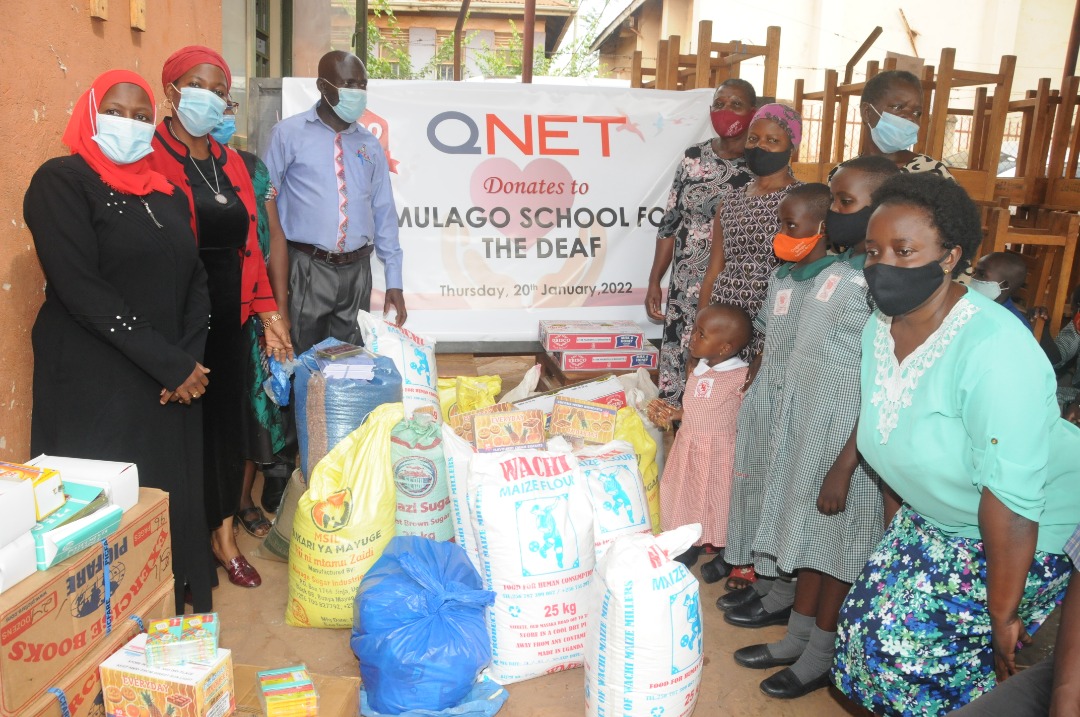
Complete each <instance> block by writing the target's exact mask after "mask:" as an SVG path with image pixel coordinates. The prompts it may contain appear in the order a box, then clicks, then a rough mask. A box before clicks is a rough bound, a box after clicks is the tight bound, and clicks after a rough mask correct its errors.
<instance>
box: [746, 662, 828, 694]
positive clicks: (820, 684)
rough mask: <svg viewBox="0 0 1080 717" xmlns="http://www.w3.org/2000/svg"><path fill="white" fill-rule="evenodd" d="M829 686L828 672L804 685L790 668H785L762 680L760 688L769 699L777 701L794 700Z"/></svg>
mask: <svg viewBox="0 0 1080 717" xmlns="http://www.w3.org/2000/svg"><path fill="white" fill-rule="evenodd" d="M829 684H830V680H829V673H828V672H826V673H825V674H824V675H818V676H817V677H815V678H814V679H812V680H810V681H809V682H807V683H806V684H805V685H804V684H803V683H801V682H799V678H798V677H796V676H795V673H794V672H792V671H791V668H790V667H785V668H784V669H782V670H780V671H779V672H777V673H776V674H775V675H770V676H768V677H766V678H765V679H764V680H762V681H761V685H760V686H761V691H762V692H764V693H765V694H767V695H768V696H769V697H775V698H776V699H779V700H794V699H798V698H799V697H804V696H806V695H808V694H810V693H811V692H816V691H817V690H820V689H822V688H825V687H828V686H829Z"/></svg>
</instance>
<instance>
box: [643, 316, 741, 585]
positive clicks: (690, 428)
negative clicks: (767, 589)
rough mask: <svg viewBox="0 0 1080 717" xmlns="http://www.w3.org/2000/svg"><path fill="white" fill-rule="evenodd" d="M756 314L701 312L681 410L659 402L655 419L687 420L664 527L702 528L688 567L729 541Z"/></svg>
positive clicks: (669, 476) (671, 466)
mask: <svg viewBox="0 0 1080 717" xmlns="http://www.w3.org/2000/svg"><path fill="white" fill-rule="evenodd" d="M752 330H753V329H752V327H751V324H750V317H749V316H747V314H746V312H745V311H743V310H742V309H740V308H738V307H737V306H732V305H729V304H710V305H709V306H706V307H705V308H704V309H702V310H701V311H699V312H698V315H697V319H696V320H695V321H694V328H693V330H692V331H691V333H690V363H689V364H688V365H687V374H688V375H687V377H686V390H685V392H684V393H683V407H682V409H677V408H674V407H673V406H671V405H670V404H669V403H667V402H666V401H663V400H661V399H655V400H653V401H651V402H650V403H649V405H648V415H649V420H651V421H652V422H653V423H655V424H656V425H658V426H662V427H664V428H668V427H670V426H671V423H672V421H680V420H681V421H682V426H681V427H680V428H679V432H678V433H677V434H676V435H675V443H674V444H673V445H672V446H671V453H670V454H669V455H668V458H667V464H666V465H665V466H664V475H663V478H662V479H661V481H660V524H661V526H662V527H663V529H664V530H670V529H672V528H677V527H679V526H680V525H686V524H687V523H701V527H702V533H701V540H699V541H698V544H697V545H695V546H693V547H692V548H690V549H689V550H688V551H686V552H685V553H683V554H682V555H680V556H678V558H676V559H677V560H679V561H680V562H682V563H684V564H685V565H686V566H687V567H689V566H691V565H693V564H694V563H695V562H697V558H698V554H699V553H700V551H701V546H702V545H705V544H711V545H713V546H715V547H718V548H719V547H722V546H723V545H724V543H725V542H726V537H725V534H726V532H727V530H726V529H727V513H728V500H729V499H730V496H731V464H732V460H733V459H734V454H735V420H736V416H737V415H738V413H739V405H740V404H741V403H742V387H743V383H745V381H746V368H747V364H746V361H744V360H743V359H741V358H739V352H740V351H742V350H743V349H744V348H745V347H746V345H747V344H748V343H750V337H751V334H752Z"/></svg>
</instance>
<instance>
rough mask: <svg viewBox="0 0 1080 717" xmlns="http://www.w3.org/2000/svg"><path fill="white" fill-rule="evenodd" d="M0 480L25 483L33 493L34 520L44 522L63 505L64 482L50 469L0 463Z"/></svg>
mask: <svg viewBox="0 0 1080 717" xmlns="http://www.w3.org/2000/svg"><path fill="white" fill-rule="evenodd" d="M0 480H16V481H27V482H29V483H30V486H31V488H33V491H34V511H35V515H34V520H44V519H45V517H46V516H48V515H49V514H50V513H52V512H53V511H55V510H57V509H59V508H60V506H62V505H63V504H64V482H63V481H62V480H61V479H60V474H59V473H57V472H56V471H54V470H52V469H51V468H35V467H32V466H25V465H22V464H21V463H6V462H4V461H0Z"/></svg>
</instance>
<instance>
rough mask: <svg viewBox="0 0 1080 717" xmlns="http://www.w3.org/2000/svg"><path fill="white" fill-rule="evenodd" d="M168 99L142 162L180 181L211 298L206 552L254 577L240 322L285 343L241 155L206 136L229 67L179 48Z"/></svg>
mask: <svg viewBox="0 0 1080 717" xmlns="http://www.w3.org/2000/svg"><path fill="white" fill-rule="evenodd" d="M161 82H162V85H163V86H164V89H165V96H166V98H167V100H168V106H169V107H171V108H172V110H173V116H171V117H166V118H165V119H164V120H163V121H162V122H161V124H159V125H158V127H157V132H156V133H155V135H154V150H155V151H154V153H153V155H151V160H150V161H151V165H152V166H153V168H154V169H155V170H157V171H158V172H161V173H162V174H164V175H165V176H167V177H168V178H169V179H171V180H172V181H173V182H175V183H176V185H177V186H178V187H180V189H181V190H182V194H183V196H185V198H186V199H187V200H188V202H189V203H190V204H191V207H192V225H191V226H192V229H193V230H194V232H195V236H196V238H197V241H198V249H199V257H200V258H201V259H202V263H203V266H204V267H205V268H206V273H207V284H208V286H209V289H210V302H211V305H212V310H211V318H210V333H209V338H208V339H207V343H206V361H205V363H206V366H207V368H209V369H210V370H211V371H212V372H213V373H212V374H211V375H212V376H213V378H214V388H215V390H214V391H213V392H211V393H209V394H207V396H206V398H205V405H204V406H203V437H204V443H203V455H204V463H205V472H204V485H203V489H204V493H205V499H206V516H207V522H208V524H209V526H210V531H211V536H210V546H211V550H212V551H213V554H214V558H215V559H216V560H217V562H218V564H220V565H221V567H223V568H224V569H225V572H226V574H227V575H228V577H229V580H230V582H232V583H233V584H234V585H239V586H241V587H257V586H258V585H259V584H260V583H261V582H262V579H261V578H260V576H259V573H258V571H256V570H255V568H254V567H253V566H252V565H251V563H249V562H248V561H247V560H246V559H245V558H244V556H243V555H242V554H241V553H240V549H239V547H238V546H237V544H236V538H235V537H234V536H233V516H234V514H235V513H236V511H237V508H239V504H240V492H241V489H242V484H243V471H244V461H243V459H244V456H243V447H244V445H245V436H246V434H247V432H248V429H247V428H246V426H247V425H248V423H249V422H250V421H251V420H253V417H252V416H251V415H250V413H251V412H250V409H249V407H248V405H247V403H246V402H245V393H244V386H245V366H246V364H245V360H246V356H245V351H246V348H245V343H244V335H243V332H242V329H243V325H244V323H245V322H247V321H249V320H256V321H261V322H262V324H263V327H264V331H265V336H266V347H267V352H268V353H272V354H275V355H276V356H277V358H279V359H282V360H284V359H285V358H287V357H291V355H292V344H291V342H290V340H289V333H288V331H287V330H286V329H285V326H284V322H282V320H281V314H279V313H278V310H277V303H276V302H275V301H274V296H273V294H272V293H271V291H270V282H269V281H268V280H267V278H266V264H265V262H264V261H263V255H262V251H261V250H260V249H259V238H258V234H257V212H256V200H255V190H254V188H253V186H252V183H251V176H250V174H248V171H247V168H246V167H245V165H244V162H243V160H242V159H241V158H240V156H239V155H238V154H237V153H236V152H235V151H234V150H232V149H230V148H228V147H226V146H224V145H222V144H221V143H220V142H218V141H217V140H215V139H213V138H212V137H211V136H210V131H211V130H212V129H214V127H216V126H217V125H218V123H219V122H221V118H222V116H223V113H224V111H225V107H226V104H227V98H228V96H229V89H230V86H231V84H232V75H231V73H230V72H229V66H228V65H227V64H226V63H225V60H224V59H223V58H222V57H221V55H219V54H218V53H216V52H214V51H213V50H211V49H210V48H208V47H201V46H191V47H185V48H183V49H182V50H179V51H177V52H175V53H173V55H172V56H171V57H169V59H168V60H166V62H165V67H164V69H163V70H162V73H161Z"/></svg>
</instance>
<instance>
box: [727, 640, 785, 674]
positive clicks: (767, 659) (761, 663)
mask: <svg viewBox="0 0 1080 717" xmlns="http://www.w3.org/2000/svg"><path fill="white" fill-rule="evenodd" d="M798 659H799V658H798V657H773V656H772V655H771V654H770V653H769V646H768V645H750V646H749V647H740V648H739V649H738V650H736V651H735V662H737V663H739V664H740V665H742V666H743V667H749V668H750V669H751V670H768V669H771V668H773V667H782V666H785V665H794V664H795V663H796V661H798Z"/></svg>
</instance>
